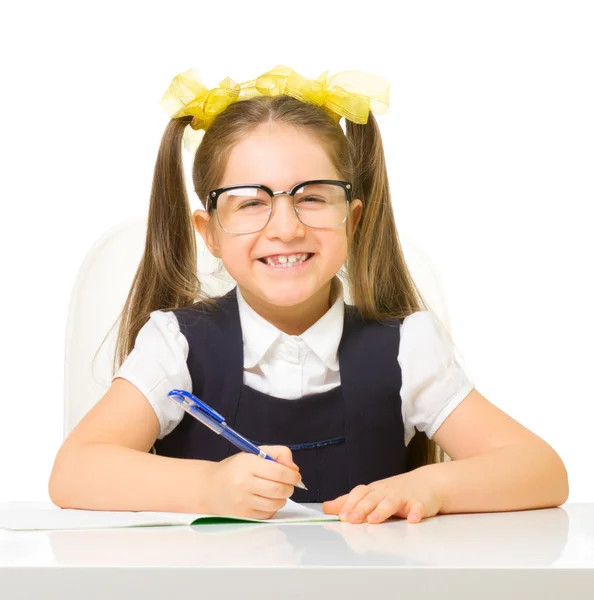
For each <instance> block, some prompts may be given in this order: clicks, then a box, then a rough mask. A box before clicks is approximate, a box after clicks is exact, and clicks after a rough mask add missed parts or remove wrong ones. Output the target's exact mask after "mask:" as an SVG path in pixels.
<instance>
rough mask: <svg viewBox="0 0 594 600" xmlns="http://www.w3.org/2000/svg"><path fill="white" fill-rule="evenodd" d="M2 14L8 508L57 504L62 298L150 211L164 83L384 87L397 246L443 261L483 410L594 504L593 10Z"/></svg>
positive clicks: (111, 9)
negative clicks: (352, 80)
mask: <svg viewBox="0 0 594 600" xmlns="http://www.w3.org/2000/svg"><path fill="white" fill-rule="evenodd" d="M2 6H3V8H2V9H0V56H1V61H2V69H1V71H0V73H1V79H0V86H1V90H0V102H1V110H0V131H1V136H0V153H1V156H0V159H1V160H0V168H1V177H0V185H1V194H2V199H1V207H2V209H1V210H2V211H1V218H0V227H1V233H2V235H1V236H0V244H1V256H2V280H3V282H2V293H1V295H0V298H1V300H0V302H1V306H0V309H1V311H0V314H1V315H2V320H3V322H2V361H1V364H2V373H1V375H2V384H3V385H2V388H3V390H2V392H3V393H2V395H1V396H0V407H1V413H0V414H1V417H0V418H1V425H2V428H1V435H0V500H27V499H31V500H34V499H46V498H47V491H46V490H47V480H48V477H49V474H50V470H51V467H52V463H53V459H54V456H55V454H56V452H57V450H58V448H59V445H60V443H61V441H62V394H63V358H64V354H63V353H64V334H65V327H66V318H67V311H68V303H69V298H70V293H71V290H72V286H73V283H74V280H75V277H76V274H77V270H78V268H79V266H80V264H81V262H82V260H83V258H84V256H85V253H86V252H87V251H88V250H89V248H90V247H91V245H92V244H93V242H94V241H95V240H96V239H97V238H98V237H100V236H101V235H102V234H103V233H104V231H105V230H107V229H109V228H110V227H112V226H113V225H115V224H116V223H119V222H120V221H122V220H124V219H127V218H129V217H131V216H135V215H138V214H143V213H145V212H146V211H147V209H148V198H149V191H150V184H151V178H152V171H153V167H154V161H155V158H156V153H157V148H158V145H159V141H160V138H161V135H162V133H163V130H164V128H165V125H166V123H167V121H168V116H167V115H166V114H165V113H164V112H163V110H162V109H161V107H160V105H159V100H160V99H161V97H162V95H163V93H164V92H165V90H166V89H167V87H168V85H169V83H170V82H171V80H172V78H173V77H174V76H175V75H177V74H178V73H180V72H182V71H185V70H187V69H189V68H191V67H195V68H196V69H197V70H198V72H199V74H200V76H201V78H202V80H203V81H204V82H205V84H206V85H207V86H208V87H214V86H215V85H216V84H218V82H219V81H220V80H222V79H223V78H225V77H227V76H229V77H231V78H232V79H234V80H235V81H237V82H241V81H245V80H247V79H252V78H254V77H256V76H257V75H259V74H261V73H263V72H265V71H267V70H269V69H271V68H272V67H274V66H275V65H277V64H285V65H288V66H290V67H292V68H293V69H295V70H296V71H297V72H299V73H302V74H303V75H306V76H308V77H311V78H315V77H317V76H318V75H319V74H320V73H321V72H322V71H324V70H326V69H328V70H329V71H330V73H331V74H333V73H335V72H338V71H342V70H348V69H362V70H366V71H371V72H375V73H378V74H381V75H383V76H384V77H386V78H387V79H388V80H389V81H390V83H391V92H390V100H391V103H390V109H389V111H388V113H387V114H386V115H381V116H378V120H379V123H380V127H381V130H382V135H383V138H384V142H385V149H386V157H387V161H388V166H389V172H390V177H391V188H392V192H393V202H394V207H395V213H396V219H397V227H398V229H399V230H400V231H402V232H406V234H407V235H408V236H411V237H412V238H414V239H416V240H417V242H418V243H419V244H420V245H421V246H422V247H424V249H425V250H426V251H427V252H428V253H429V255H430V256H431V257H432V259H433V261H434V263H435V265H436V267H437V270H438V272H439V274H440V277H441V281H442V283H443V286H444V288H445V292H446V295H447V299H448V304H449V308H450V313H451V319H452V328H453V334H454V339H455V341H456V343H457V345H458V347H459V348H460V350H461V352H462V354H463V356H464V358H465V361H466V365H467V369H468V371H469V374H470V376H471V377H472V379H473V381H474V382H475V384H476V386H477V388H478V389H479V391H481V392H482V393H483V394H484V395H485V396H486V397H487V398H488V399H489V400H491V401H492V402H494V403H495V404H497V405H498V406H499V407H500V408H502V409H503V410H505V411H506V412H508V413H509V414H511V415H512V416H513V417H514V418H516V419H518V420H519V421H520V422H522V423H523V424H525V425H526V426H527V427H529V428H530V429H532V430H533V431H534V432H536V433H537V434H539V435H540V436H541V437H543V438H544V439H546V440H547V441H548V442H549V443H550V444H551V445H552V446H553V447H554V448H555V449H556V450H557V451H558V452H559V454H560V455H561V457H562V458H563V460H564V461H565V464H566V466H567V468H568V471H569V475H570V487H571V495H570V501H574V502H578V501H594V478H592V476H591V473H592V468H591V460H592V459H591V456H590V454H591V450H590V444H589V437H590V430H591V426H592V420H593V417H594V409H593V404H594V391H593V387H592V373H593V372H594V368H593V360H594V352H593V350H592V341H593V339H594V318H593V316H592V307H593V306H594V293H593V287H594V286H593V276H592V271H593V270H592V266H591V262H592V257H593V256H594V242H593V241H592V240H593V236H592V214H593V210H592V203H593V201H594V176H593V175H594V174H593V170H594V169H593V167H594V116H593V114H594V110H593V107H594V78H593V74H594V36H593V35H592V31H594V5H593V4H592V3H591V2H575V1H571V0H563V1H556V2H547V1H543V0H540V1H538V2H536V1H535V2H528V1H521V0H514V1H502V0H500V1H498V2H486V1H482V2H476V1H467V2H459V1H449V2H442V1H435V2H428V1H424V2H406V3H405V2H386V1H385V0H382V1H381V2H380V1H375V0H374V1H368V2H345V1H342V2H332V3H331V2H320V1H318V2H305V1H300V2H295V3H287V2H282V1H280V0H279V1H278V2H222V3H216V2H213V1H210V2H199V1H198V0H194V1H192V2H173V1H169V2H159V3H149V2H144V3H142V4H141V3H140V2H125V1H119V2H107V1H104V2H101V3H88V2H19V3H18V4H17V3H13V4H12V5H8V4H7V3H3V5H2ZM193 203H194V206H193V208H197V207H198V205H197V204H196V198H195V196H194V200H193ZM25 386H26V387H28V388H29V390H30V392H29V393H27V394H26V393H25V392H24V388H25Z"/></svg>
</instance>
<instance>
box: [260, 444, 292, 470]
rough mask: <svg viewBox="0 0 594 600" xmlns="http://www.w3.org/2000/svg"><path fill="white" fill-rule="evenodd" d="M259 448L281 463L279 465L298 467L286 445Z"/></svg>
mask: <svg viewBox="0 0 594 600" xmlns="http://www.w3.org/2000/svg"><path fill="white" fill-rule="evenodd" d="M260 450H263V451H264V452H266V454H268V456H270V457H271V458H274V460H276V461H277V462H279V463H281V465H285V466H287V467H290V468H292V469H295V468H296V469H299V466H298V465H297V464H296V463H295V461H294V460H293V453H292V452H291V449H290V448H287V447H286V446H260Z"/></svg>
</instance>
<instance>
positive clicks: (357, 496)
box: [340, 485, 369, 520]
mask: <svg viewBox="0 0 594 600" xmlns="http://www.w3.org/2000/svg"><path fill="white" fill-rule="evenodd" d="M368 493H369V486H367V485H358V486H357V487H356V488H353V489H352V490H351V492H350V493H349V495H348V497H347V499H346V500H345V503H344V505H343V507H342V508H341V509H340V518H341V519H343V520H345V519H348V517H349V514H350V512H351V511H352V510H353V508H355V506H357V504H359V502H361V500H362V499H363V498H364V497H365V496H367V494H368Z"/></svg>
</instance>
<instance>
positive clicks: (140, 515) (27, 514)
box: [0, 498, 338, 531]
mask: <svg viewBox="0 0 594 600" xmlns="http://www.w3.org/2000/svg"><path fill="white" fill-rule="evenodd" d="M337 520H338V517H337V516H336V515H326V514H324V513H323V512H320V511H318V510H314V509H313V508H310V507H309V506H304V505H303V504H297V503H296V502H293V500H291V499H290V498H289V499H288V500H287V504H286V505H285V506H284V507H283V508H281V509H280V510H279V511H278V512H277V513H276V514H275V515H274V517H272V518H271V519H266V520H262V519H248V518H244V517H232V516H220V515H198V514H186V513H168V512H127V511H104V510H79V509H70V508H58V507H57V506H54V505H51V504H48V505H47V507H43V508H39V507H34V508H33V507H31V508H28V507H26V503H23V504H21V505H16V506H14V505H13V506H7V507H2V506H1V505H0V529H11V530H14V531H19V530H29V531H30V530H43V529H107V528H112V527H147V526H155V525H201V524H206V523H210V524H212V523H228V522H237V521H239V522H241V521H245V522H250V523H311V522H315V521H337Z"/></svg>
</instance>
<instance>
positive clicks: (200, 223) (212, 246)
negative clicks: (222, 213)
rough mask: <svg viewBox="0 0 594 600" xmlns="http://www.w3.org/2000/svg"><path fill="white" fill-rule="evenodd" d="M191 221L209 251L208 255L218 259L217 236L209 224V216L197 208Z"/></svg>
mask: <svg viewBox="0 0 594 600" xmlns="http://www.w3.org/2000/svg"><path fill="white" fill-rule="evenodd" d="M192 220H193V221H194V227H195V228H196V231H197V232H198V233H199V234H200V235H201V236H202V239H203V240H204V243H205V244H206V246H207V248H208V249H209V250H210V253H211V254H212V255H213V256H216V257H217V258H220V253H219V244H218V240H217V236H216V234H215V233H214V231H213V230H212V226H211V225H210V224H209V221H210V214H209V213H207V212H206V211H205V210H202V209H201V208H198V209H197V210H195V211H194V213H193V215H192Z"/></svg>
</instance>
